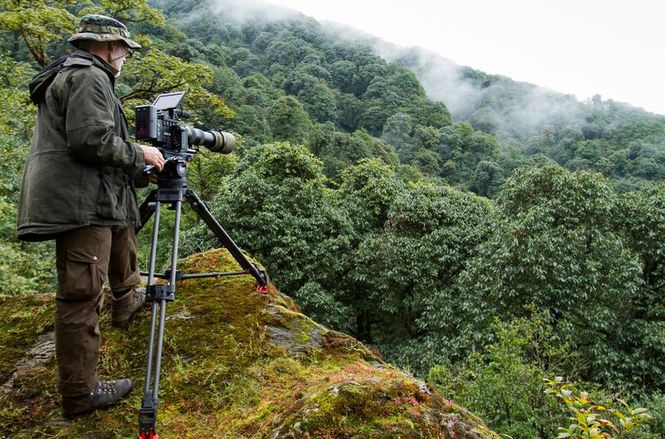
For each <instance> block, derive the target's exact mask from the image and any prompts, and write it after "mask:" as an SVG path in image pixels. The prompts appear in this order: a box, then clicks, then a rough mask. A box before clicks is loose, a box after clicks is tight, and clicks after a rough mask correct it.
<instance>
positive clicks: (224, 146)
mask: <svg viewBox="0 0 665 439" xmlns="http://www.w3.org/2000/svg"><path fill="white" fill-rule="evenodd" d="M187 137H188V140H189V144H190V145H203V146H205V147H206V148H208V149H209V150H210V151H213V152H218V153H220V154H229V153H230V152H232V151H233V148H235V146H236V139H235V137H233V134H231V133H227V132H225V131H203V130H199V129H198V128H191V127H187Z"/></svg>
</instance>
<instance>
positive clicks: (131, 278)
mask: <svg viewBox="0 0 665 439" xmlns="http://www.w3.org/2000/svg"><path fill="white" fill-rule="evenodd" d="M109 281H110V283H111V291H112V293H113V303H112V307H111V314H112V315H111V324H112V325H113V326H115V327H119V328H126V327H127V326H128V325H129V319H130V317H131V316H132V315H133V314H134V313H136V312H137V311H139V310H140V309H141V308H142V307H143V304H144V303H145V293H144V292H143V291H139V290H136V289H135V288H134V287H135V286H136V285H138V284H139V283H140V282H141V275H140V273H139V270H138V262H137V258H136V235H135V232H134V228H132V227H113V228H112V229H111V253H110V261H109Z"/></svg>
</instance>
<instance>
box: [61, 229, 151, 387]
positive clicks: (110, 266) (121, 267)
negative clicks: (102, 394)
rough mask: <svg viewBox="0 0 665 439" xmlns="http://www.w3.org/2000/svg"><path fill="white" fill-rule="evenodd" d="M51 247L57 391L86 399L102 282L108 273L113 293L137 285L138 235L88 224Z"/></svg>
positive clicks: (94, 377) (96, 347)
mask: <svg viewBox="0 0 665 439" xmlns="http://www.w3.org/2000/svg"><path fill="white" fill-rule="evenodd" d="M55 247H56V266H57V269H58V293H57V295H56V311H55V352H56V360H57V363H58V375H59V377H60V380H59V389H60V393H61V394H62V395H63V396H79V395H85V394H88V393H90V392H91V391H92V389H93V388H94V386H95V384H96V382H97V373H96V369H97V360H98V358H99V342H100V332H99V316H100V314H101V311H102V306H103V304H104V294H103V286H104V280H105V279H106V276H107V275H108V278H109V282H110V285H111V290H112V291H119V290H124V289H128V288H132V287H134V286H136V285H137V284H138V283H139V282H140V281H141V276H140V274H139V271H138V267H137V260H136V236H135V234H134V229H133V228H121V227H109V226H87V227H82V228H80V229H75V230H71V231H69V232H65V233H63V234H61V235H58V237H57V238H56V240H55Z"/></svg>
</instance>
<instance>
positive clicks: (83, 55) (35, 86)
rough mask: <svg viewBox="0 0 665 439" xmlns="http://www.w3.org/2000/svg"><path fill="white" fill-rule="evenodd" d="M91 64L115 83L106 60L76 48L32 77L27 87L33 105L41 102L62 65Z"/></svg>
mask: <svg viewBox="0 0 665 439" xmlns="http://www.w3.org/2000/svg"><path fill="white" fill-rule="evenodd" d="M91 65H96V66H97V67H99V68H101V69H102V70H104V71H105V72H106V73H107V74H108V75H109V78H110V79H111V84H115V75H113V73H112V72H111V71H110V70H109V68H108V64H107V63H106V62H104V61H103V60H102V59H100V58H98V57H96V56H94V55H93V54H91V53H89V52H86V51H84V50H77V51H76V52H74V53H73V54H71V55H65V56H61V57H60V58H58V59H56V60H55V61H53V62H52V63H51V64H49V65H47V66H46V67H44V68H43V69H42V70H41V71H40V72H39V73H37V74H36V75H35V76H34V77H33V78H32V80H31V81H30V84H29V85H28V88H29V89H30V100H31V101H32V103H33V104H35V105H39V104H40V103H42V102H43V101H44V98H45V97H46V90H47V89H48V87H49V86H50V85H51V83H52V82H53V80H54V79H55V77H56V76H57V75H58V73H60V71H61V70H62V69H63V68H64V67H69V66H91Z"/></svg>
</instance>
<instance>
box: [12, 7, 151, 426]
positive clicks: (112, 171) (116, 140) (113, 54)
mask: <svg viewBox="0 0 665 439" xmlns="http://www.w3.org/2000/svg"><path fill="white" fill-rule="evenodd" d="M69 42H70V43H71V44H73V45H74V46H75V47H76V48H77V49H78V50H76V51H75V52H74V53H73V54H72V55H70V56H68V57H67V58H61V59H60V60H59V61H57V62H55V63H53V64H52V65H51V66H49V67H47V68H46V69H44V70H43V71H42V72H41V73H40V74H38V75H37V76H35V78H33V81H32V82H31V84H30V90H31V92H32V93H31V99H32V100H33V102H35V103H38V105H39V106H38V111H37V123H36V126H35V132H34V135H33V139H32V147H31V150H30V156H29V158H28V161H27V164H26V167H25V171H24V175H23V185H22V188H21V198H20V201H19V213H18V235H19V238H20V239H23V240H26V241H42V240H50V239H55V242H56V264H57V271H58V292H57V295H56V312H55V333H56V359H57V363H58V374H59V390H60V393H61V394H62V398H63V412H64V415H65V416H66V417H74V416H77V415H80V414H82V413H86V412H89V411H92V410H95V409H98V408H102V407H106V406H108V405H111V404H113V403H115V402H118V401H119V400H121V399H122V398H123V397H124V396H125V395H126V394H127V393H129V391H130V390H131V387H132V382H131V381H130V380H129V379H119V380H113V381H99V380H98V379H97V375H96V366H97V361H98V357H99V342H100V332H99V324H98V318H99V315H100V313H101V310H102V305H103V301H104V296H103V292H102V288H103V284H104V279H105V278H106V277H107V276H108V278H109V281H110V287H111V291H112V294H113V299H112V300H113V302H112V325H113V326H116V327H123V328H125V327H127V324H128V321H129V318H130V317H131V316H132V315H133V314H134V313H135V312H137V311H138V310H139V309H141V308H142V307H143V304H144V302H145V295H144V294H143V293H141V292H139V291H137V290H136V289H135V288H134V287H135V286H136V285H137V284H138V283H139V282H140V275H139V272H138V270H137V261H136V241H135V235H134V228H135V227H136V226H137V224H138V221H139V218H140V217H139V213H138V207H137V202H136V193H135V189H134V187H135V186H134V175H135V174H136V173H137V172H139V171H140V170H141V169H142V168H143V167H144V166H145V165H146V164H150V165H154V166H155V168H156V169H157V170H158V171H159V170H161V169H162V167H163V164H164V158H163V157H162V154H161V153H160V151H159V150H158V149H157V148H154V147H151V146H145V145H139V144H136V143H131V142H129V131H128V127H127V120H126V119H125V115H124V113H123V111H122V107H121V105H120V100H119V99H118V97H117V96H116V94H115V91H114V84H115V78H116V77H117V76H118V75H119V74H120V72H121V70H122V66H123V63H124V61H125V59H126V58H127V57H128V56H130V55H131V53H132V50H133V49H138V48H140V47H141V46H140V45H139V44H138V43H136V42H135V41H132V40H131V39H130V38H129V32H128V31H127V28H126V27H125V25H123V24H122V23H120V22H119V21H117V20H115V19H113V18H110V17H106V16H102V15H87V16H85V17H83V18H82V19H81V23H80V25H79V28H78V30H77V33H75V34H74V35H72V37H71V38H70V39H69ZM63 60H64V62H63Z"/></svg>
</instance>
